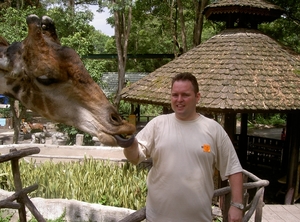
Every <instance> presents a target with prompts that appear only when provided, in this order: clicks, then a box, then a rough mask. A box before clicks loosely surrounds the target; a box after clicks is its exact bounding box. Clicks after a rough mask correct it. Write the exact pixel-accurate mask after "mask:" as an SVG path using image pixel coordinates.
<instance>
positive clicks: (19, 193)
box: [0, 147, 46, 222]
mask: <svg viewBox="0 0 300 222" xmlns="http://www.w3.org/2000/svg"><path fill="white" fill-rule="evenodd" d="M39 152H40V149H39V148H38V147H31V148H27V149H23V150H16V149H11V150H10V153H8V154H5V155H1V156H0V163H3V162H7V161H10V162H11V167H12V172H13V179H14V185H15V189H16V192H15V193H14V194H13V195H12V196H10V197H8V198H6V199H4V200H1V201H0V208H10V209H18V212H19V219H20V222H26V221H27V219H26V211H25V206H26V207H27V208H28V209H29V210H30V212H31V213H32V215H33V216H34V217H35V218H36V219H37V221H38V222H46V220H45V219H44V218H43V216H42V215H41V214H40V213H39V211H38V210H37V209H36V207H35V206H34V204H33V203H32V202H31V200H30V199H29V197H28V196H27V194H28V193H30V192H32V191H34V190H36V189H37V188H38V185H37V184H34V185H32V186H29V187H26V188H23V186H22V181H21V176H20V169H19V159H21V158H23V157H25V156H29V155H32V154H36V153H39ZM15 200H17V202H15Z"/></svg>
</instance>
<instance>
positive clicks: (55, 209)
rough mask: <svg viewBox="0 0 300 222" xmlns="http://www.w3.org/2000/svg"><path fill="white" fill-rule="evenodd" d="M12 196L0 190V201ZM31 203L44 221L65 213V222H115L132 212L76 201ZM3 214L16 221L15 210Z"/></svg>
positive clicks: (39, 199) (46, 200) (49, 200)
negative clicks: (10, 216)
mask: <svg viewBox="0 0 300 222" xmlns="http://www.w3.org/2000/svg"><path fill="white" fill-rule="evenodd" d="M12 194H13V192H8V191H5V190H1V189H0V200H3V199H5V198H7V197H9V196H10V195H12ZM31 201H32V202H33V204H34V205H35V207H36V208H37V210H38V211H39V212H40V213H41V214H42V215H43V217H44V218H45V219H46V220H55V219H57V218H59V217H61V216H62V215H63V214H64V213H65V217H64V219H65V221H66V222H85V221H88V222H117V221H119V220H121V219H123V218H124V217H126V216H128V215H129V214H131V213H133V212H134V210H130V209H126V208H120V207H110V206H103V205H101V204H90V203H86V202H82V201H77V200H67V199H43V198H31ZM26 212H27V214H26V215H27V217H28V220H30V218H31V217H32V215H31V213H30V211H28V209H27V208H26ZM5 213H7V214H8V215H13V217H12V219H11V221H18V219H19V214H18V211H17V210H12V209H7V212H5Z"/></svg>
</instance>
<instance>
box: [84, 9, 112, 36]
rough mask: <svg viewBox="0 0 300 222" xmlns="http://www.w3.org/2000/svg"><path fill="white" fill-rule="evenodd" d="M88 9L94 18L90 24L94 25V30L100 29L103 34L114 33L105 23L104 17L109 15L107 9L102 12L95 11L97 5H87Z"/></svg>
mask: <svg viewBox="0 0 300 222" xmlns="http://www.w3.org/2000/svg"><path fill="white" fill-rule="evenodd" d="M89 9H90V10H91V11H92V12H93V13H94V20H93V21H92V22H91V23H90V25H92V26H94V27H95V29H96V30H100V31H101V32H103V33H104V34H105V35H108V36H112V35H114V34H115V31H114V29H113V28H112V27H111V26H110V25H109V24H107V23H106V18H108V17H109V16H110V14H109V12H108V9H107V8H105V9H104V12H101V13H99V12H97V11H96V10H97V9H98V5H89Z"/></svg>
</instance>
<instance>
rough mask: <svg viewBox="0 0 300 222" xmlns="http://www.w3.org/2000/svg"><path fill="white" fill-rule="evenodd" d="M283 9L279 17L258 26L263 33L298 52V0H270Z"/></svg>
mask: <svg viewBox="0 0 300 222" xmlns="http://www.w3.org/2000/svg"><path fill="white" fill-rule="evenodd" d="M270 2H272V3H273V4H275V5H278V6H280V7H281V8H283V9H284V10H285V14H284V15H283V16H281V18H279V19H277V20H275V21H274V22H271V23H265V24H262V25H260V26H259V29H261V30H262V31H263V32H264V33H266V34H268V35H270V36H272V37H273V38H275V39H276V40H277V41H279V42H281V43H283V44H284V45H287V46H289V47H291V48H292V49H293V50H295V51H296V52H298V53H300V2H299V1H298V0H286V1H280V0H270Z"/></svg>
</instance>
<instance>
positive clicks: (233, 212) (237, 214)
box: [228, 206, 243, 222]
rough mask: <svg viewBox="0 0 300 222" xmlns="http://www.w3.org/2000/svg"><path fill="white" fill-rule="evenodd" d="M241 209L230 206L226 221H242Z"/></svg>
mask: <svg viewBox="0 0 300 222" xmlns="http://www.w3.org/2000/svg"><path fill="white" fill-rule="evenodd" d="M242 219H243V211H242V210H240V209H238V208H236V207H234V206H231V207H230V208H229V211H228V222H242Z"/></svg>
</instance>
